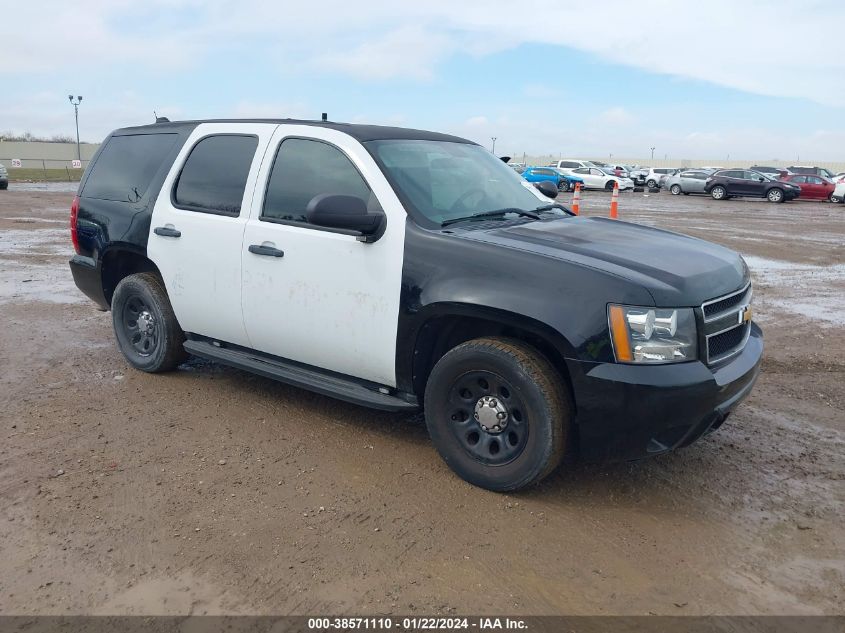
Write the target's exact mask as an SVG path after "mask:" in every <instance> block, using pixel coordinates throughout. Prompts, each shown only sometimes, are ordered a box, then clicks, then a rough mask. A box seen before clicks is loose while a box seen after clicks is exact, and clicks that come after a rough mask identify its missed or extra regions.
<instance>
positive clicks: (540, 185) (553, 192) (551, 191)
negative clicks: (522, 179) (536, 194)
mask: <svg viewBox="0 0 845 633" xmlns="http://www.w3.org/2000/svg"><path fill="white" fill-rule="evenodd" d="M534 186H535V187H537V189H539V190H540V193H542V194H543V195H544V196H546V197H547V198H551V199H552V200H554V199H555V198H557V194H558V191H557V185H555V184H554V183H553V182H552V181H550V180H541V181H540V182H535V183H534Z"/></svg>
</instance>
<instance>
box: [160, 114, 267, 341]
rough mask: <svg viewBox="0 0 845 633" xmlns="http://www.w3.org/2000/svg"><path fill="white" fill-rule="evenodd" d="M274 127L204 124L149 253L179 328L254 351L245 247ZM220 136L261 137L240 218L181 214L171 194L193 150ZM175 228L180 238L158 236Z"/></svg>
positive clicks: (163, 203) (163, 208) (168, 183)
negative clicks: (244, 288) (246, 307)
mask: <svg viewBox="0 0 845 633" xmlns="http://www.w3.org/2000/svg"><path fill="white" fill-rule="evenodd" d="M276 127H277V126H276V125H275V124H256V123H203V124H201V125H199V126H197V128H196V129H195V130H194V131H193V132H192V134H191V136H190V137H189V138H188V140H187V141H186V142H185V145H184V147H183V148H182V150H181V152H180V153H179V156H178V157H177V158H176V161H175V162H174V165H173V168H172V169H171V171H170V173H169V174H168V176H167V179H166V180H165V181H164V184H163V186H162V190H161V194H160V195H159V197H158V199H157V200H156V204H155V208H154V209H153V216H152V223H151V227H150V236H149V242H148V245H147V254H148V256H149V258H150V259H151V260H152V261H153V262H155V264H156V266H158V269H159V271H161V274H162V277H163V279H164V284H165V287H166V288H167V294H168V297H169V298H170V302H171V304H172V305H173V310H174V312H175V313H176V318H177V319H178V320H179V324H180V325H181V326H182V329H183V330H185V331H186V332H192V333H194V334H200V335H203V336H208V337H211V338H215V339H219V340H222V341H227V342H230V343H235V344H238V345H245V346H249V345H250V342H249V338H248V336H247V333H246V328H245V327H244V321H243V312H242V307H241V283H242V280H241V273H242V271H241V248H242V245H243V233H244V227H245V226H246V222H247V218H248V215H249V210H250V208H251V204H252V198H253V194H254V191H255V183H256V178H257V176H258V171H259V167H260V165H261V160H262V158H263V156H264V152H265V150H266V149H267V145H268V143H269V141H270V137H271V135H272V133H273V130H275V128H276ZM216 134H243V135H249V136H257V137H258V143H257V147H256V150H255V154H254V157H253V159H252V163H251V166H250V169H249V175H248V176H247V180H246V187H245V190H244V196H243V200H242V202H241V212H240V215H239V216H238V217H230V216H226V215H215V214H213V213H203V212H199V211H190V210H186V209H180V208H177V207H175V206H174V205H173V203H172V201H171V191H172V189H173V187H174V185H175V183H176V181H177V178H178V175H179V173H180V172H181V169H182V166H183V165H184V163H185V160H186V159H187V157H188V155H189V154H190V152H191V149H193V147H194V145H195V144H196V143H197V142H198V141H200V140H201V139H203V138H205V137H207V136H210V135H216ZM161 226H167V227H170V228H175V229H176V230H178V231H179V232H180V233H181V235H180V237H178V238H174V237H163V236H160V235H156V234H155V228H156V227H161Z"/></svg>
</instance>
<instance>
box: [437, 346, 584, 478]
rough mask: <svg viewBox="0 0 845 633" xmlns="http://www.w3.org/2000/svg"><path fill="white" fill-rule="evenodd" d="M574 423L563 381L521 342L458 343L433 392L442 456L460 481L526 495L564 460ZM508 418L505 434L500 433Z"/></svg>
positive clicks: (440, 364) (441, 363)
mask: <svg viewBox="0 0 845 633" xmlns="http://www.w3.org/2000/svg"><path fill="white" fill-rule="evenodd" d="M491 409H497V410H493V411H491ZM479 414H480V415H479ZM502 415H503V416H504V417H501V416H502ZM491 416H492V418H491ZM571 418H572V404H571V400H570V397H569V392H568V391H567V389H566V386H565V384H564V382H563V378H562V377H561V376H560V374H559V373H558V372H557V370H556V369H555V368H554V367H553V366H552V364H551V363H549V361H548V360H546V358H544V357H543V356H542V355H541V354H540V353H539V352H538V351H537V350H536V349H534V348H533V347H531V346H529V345H526V344H524V343H522V342H521V341H517V340H512V339H504V338H480V339H474V340H472V341H468V342H466V343H462V344H461V345H458V346H457V347H455V348H454V349H452V350H450V351H449V352H447V353H446V354H445V355H444V356H443V357H442V358H441V359H440V360H439V361H438V362H437V364H436V365H435V366H434V369H433V370H432V372H431V375H430V376H429V379H428V383H427V384H426V388H425V421H426V426H427V427H428V432H429V435H430V436H431V440H432V442H433V443H434V446H435V448H436V449H437V452H438V453H440V456H441V457H442V458H443V460H444V461H445V462H446V463H447V464H448V465H449V467H450V468H451V469H452V470H453V471H454V472H455V473H456V474H457V475H458V476H460V477H461V478H462V479H464V480H465V481H467V482H469V483H471V484H473V485H475V486H479V487H481V488H486V489H487V490H493V491H497V492H506V491H512V490H519V489H521V488H525V487H527V486H531V485H533V484H536V483H538V482H540V481H541V480H542V479H543V478H544V477H546V476H547V475H549V474H550V473H551V472H552V471H553V470H554V469H555V468H556V467H557V466H558V465H559V464H560V461H561V458H562V457H563V452H564V448H565V445H566V440H567V436H568V429H569V424H570V420H571ZM500 420H503V421H504V424H502V427H503V428H501V429H499V430H495V429H496V426H495V425H498V424H501V422H500ZM491 421H492V422H494V423H495V425H494V426H492V427H491V426H490V423H491ZM484 422H487V424H484Z"/></svg>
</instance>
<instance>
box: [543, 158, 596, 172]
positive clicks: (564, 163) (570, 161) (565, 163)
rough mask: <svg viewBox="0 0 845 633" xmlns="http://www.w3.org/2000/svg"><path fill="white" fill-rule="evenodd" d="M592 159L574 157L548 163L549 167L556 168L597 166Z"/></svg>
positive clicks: (569, 168)
mask: <svg viewBox="0 0 845 633" xmlns="http://www.w3.org/2000/svg"><path fill="white" fill-rule="evenodd" d="M597 166H598V165H596V164H595V163H594V162H593V161H591V160H578V159H575V158H566V159H564V160H556V161H554V162H553V163H549V167H557V168H558V169H566V170H572V169H580V168H581V167H597Z"/></svg>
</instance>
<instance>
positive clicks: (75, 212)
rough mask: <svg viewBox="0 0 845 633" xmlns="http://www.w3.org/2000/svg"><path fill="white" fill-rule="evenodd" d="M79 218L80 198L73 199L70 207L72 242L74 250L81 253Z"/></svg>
mask: <svg viewBox="0 0 845 633" xmlns="http://www.w3.org/2000/svg"><path fill="white" fill-rule="evenodd" d="M78 217H79V196H74V197H73V203H72V204H71V205H70V241H71V243H72V244H73V250H75V251H76V252H77V254H78V253H79V233H77V231H76V220H77V218H78Z"/></svg>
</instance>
